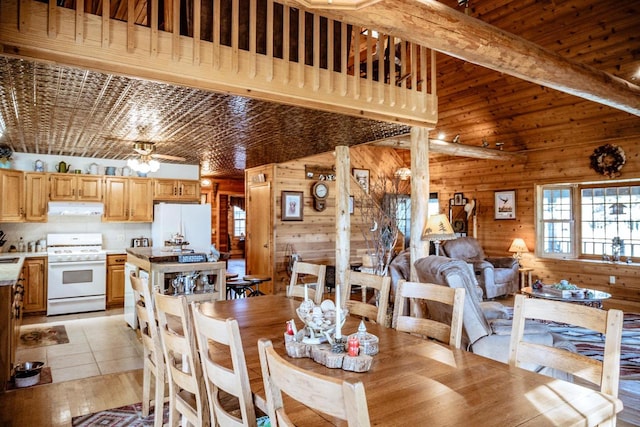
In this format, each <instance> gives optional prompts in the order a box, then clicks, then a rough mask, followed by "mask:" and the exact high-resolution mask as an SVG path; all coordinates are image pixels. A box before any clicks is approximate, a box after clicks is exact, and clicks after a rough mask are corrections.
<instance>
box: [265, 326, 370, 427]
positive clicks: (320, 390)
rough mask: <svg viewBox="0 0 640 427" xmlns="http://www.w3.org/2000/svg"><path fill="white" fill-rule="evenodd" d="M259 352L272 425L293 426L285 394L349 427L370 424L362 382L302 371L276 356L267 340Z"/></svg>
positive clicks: (362, 426)
mask: <svg viewBox="0 0 640 427" xmlns="http://www.w3.org/2000/svg"><path fill="white" fill-rule="evenodd" d="M258 351H259V354H260V366H261V368H262V379H263V381H264V388H265V393H266V396H267V409H268V414H269V418H270V419H271V425H272V426H294V424H293V422H292V421H291V419H290V418H289V416H288V415H287V411H286V410H285V407H284V404H283V399H282V393H285V394H286V395H287V396H288V397H290V398H292V399H294V400H296V401H297V402H299V403H301V404H303V405H304V406H307V407H309V408H311V409H313V410H314V411H319V412H322V413H324V414H327V415H329V416H332V417H336V418H340V419H342V420H345V421H347V424H348V425H349V427H365V426H369V425H370V421H369V408H368V406H367V398H366V394H365V390H364V385H363V384H362V382H360V381H357V382H352V381H349V380H345V381H341V380H338V379H336V378H332V377H327V376H323V375H319V374H317V373H314V372H311V371H306V370H304V369H302V368H299V367H297V366H296V365H293V364H291V363H289V362H288V361H286V360H285V359H284V358H282V357H281V356H280V355H279V354H278V353H276V351H275V350H274V348H273V344H272V343H271V341H270V340H268V339H265V338H261V339H260V340H259V341H258ZM292 406H293V405H292Z"/></svg>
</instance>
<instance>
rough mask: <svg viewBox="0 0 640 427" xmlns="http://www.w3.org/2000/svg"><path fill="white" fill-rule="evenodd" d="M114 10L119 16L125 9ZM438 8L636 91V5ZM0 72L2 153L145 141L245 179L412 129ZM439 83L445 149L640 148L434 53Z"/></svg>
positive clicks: (588, 109) (596, 107)
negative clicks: (260, 169) (263, 169)
mask: <svg viewBox="0 0 640 427" xmlns="http://www.w3.org/2000/svg"><path fill="white" fill-rule="evenodd" d="M111 3H112V7H113V8H115V10H116V12H115V13H116V14H121V15H123V16H126V4H127V2H125V1H122V2H117V1H112V2H111ZM142 3H144V1H138V2H137V4H138V5H139V6H140V7H143V6H142ZM441 3H443V4H445V5H446V6H449V7H451V8H453V9H456V10H458V11H461V12H463V11H466V12H467V13H468V14H469V15H470V16H472V17H474V18H476V19H479V20H481V21H483V22H485V23H488V24H491V25H494V26H496V27H497V28H499V29H501V30H504V31H507V32H509V33H512V34H515V35H518V36H520V37H522V38H524V39H526V40H528V41H531V42H533V43H536V44H538V45H540V46H541V47H543V48H546V49H548V50H550V51H553V52H556V53H558V54H560V55H562V56H563V57H566V58H569V59H572V60H574V61H577V62H579V63H582V64H585V65H588V66H591V67H594V68H596V69H598V70H601V71H605V72H607V73H610V74H612V75H615V76H617V77H620V78H622V79H624V80H627V81H629V82H631V83H632V84H634V85H637V84H638V83H639V82H640V30H639V29H640V1H638V0H633V1H613V0H568V1H561V0H555V1H553V0H549V1H535V0H514V1H508V0H469V1H468V2H460V1H458V0H441ZM458 3H463V4H462V5H460V6H459V5H458ZM465 3H466V7H465ZM407 4H408V6H407V7H409V2H408V3H407ZM363 13H364V12H363ZM0 73H1V75H0V132H3V134H2V136H1V137H0V143H3V144H8V145H10V146H11V147H12V148H13V149H14V151H18V152H29V153H46V154H57V155H75V156H85V157H101V158H113V159H124V158H127V157H128V156H129V155H130V154H131V152H132V150H131V144H127V143H124V142H123V141H132V140H135V139H144V140H152V141H156V142H157V151H158V153H160V154H167V155H174V156H182V157H185V158H186V159H187V162H188V163H191V164H198V163H201V164H203V163H208V164H209V167H210V169H211V170H212V171H213V172H212V173H211V174H212V175H214V176H221V177H222V176H224V177H242V171H243V170H244V169H245V168H247V167H254V166H259V165H261V164H266V163H273V162H284V161H287V160H291V159H295V158H299V157H303V156H308V155H311V154H315V153H321V152H326V151H330V150H332V149H333V148H334V147H335V146H336V145H339V144H345V145H350V146H353V145H358V144H362V143H365V142H367V141H373V140H379V139H383V138H388V137H391V136H395V135H400V134H403V133H406V132H407V131H408V127H407V126H405V125H402V124H397V123H386V122H380V121H374V120H367V119H362V118H356V117H350V116H345V115H340V114H334V113H330V112H320V111H314V110H310V109H306V108H302V107H293V106H288V105H280V104H275V103H270V102H264V101H258V100H253V99H248V98H242V97H238V96H230V95H226V94H219V93H213V92H207V91H203V90H197V89H192V88H185V87H177V86H172V85H167V84H163V83H159V82H151V81H144V80H139V79H136V78H134V77H124V76H116V75H107V74H103V73H96V72H93V71H89V70H81V69H75V68H71V67H66V66H61V65H57V64H50V63H44V62H34V61H31V60H20V59H15V58H11V57H8V56H4V57H3V56H0ZM437 73H438V76H437V87H438V96H439V121H438V125H437V128H436V130H435V131H436V132H443V133H445V134H446V136H445V139H446V140H449V141H451V140H452V139H453V137H454V136H455V135H460V137H459V142H461V143H463V144H468V145H472V146H482V145H485V146H488V147H490V148H495V147H501V149H503V150H506V151H518V152H526V151H527V150H538V149H544V148H549V147H555V146H563V145H567V144H576V143H579V144H585V143H592V142H594V141H603V140H611V141H615V140H616V139H619V138H629V137H637V138H639V139H640V118H638V117H637V116H634V115H631V114H629V113H625V112H621V111H618V110H616V109H614V108H611V107H607V106H603V105H600V104H597V103H594V102H591V101H586V100H584V99H582V98H577V97H575V96H571V95H567V94H564V93H561V92H558V91H556V90H553V89H549V88H545V87H542V86H540V85H538V84H532V83H528V82H525V81H523V80H520V79H518V78H515V77H512V76H509V75H506V74H502V73H499V72H496V71H493V70H489V69H487V68H483V67H481V66H478V65H474V64H471V63H469V62H465V61H462V60H460V59H456V58H453V57H451V56H448V55H446V54H441V53H439V54H438V55H437ZM559 134H562V135H563V136H562V137H560V138H559V137H558V135H559Z"/></svg>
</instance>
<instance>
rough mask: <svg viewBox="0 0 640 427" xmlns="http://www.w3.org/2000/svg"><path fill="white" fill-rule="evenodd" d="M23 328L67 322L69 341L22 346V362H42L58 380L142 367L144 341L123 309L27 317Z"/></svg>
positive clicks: (18, 354)
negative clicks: (128, 322) (41, 345)
mask: <svg viewBox="0 0 640 427" xmlns="http://www.w3.org/2000/svg"><path fill="white" fill-rule="evenodd" d="M22 324H23V328H24V327H28V326H36V325H44V324H46V325H64V326H65V329H66V331H67V335H68V337H69V343H68V344H56V345H50V346H44V347H36V348H24V347H20V346H18V350H17V353H16V358H17V360H18V362H25V361H42V362H45V366H49V367H51V377H52V380H53V382H54V383H58V382H63V381H69V380H75V379H79V378H87V377H93V376H97V375H104V374H110V373H114V372H122V371H129V370H133V369H141V368H142V343H141V342H140V340H139V338H138V335H137V333H136V332H135V331H134V330H133V329H131V328H130V327H129V326H128V325H127V323H126V322H125V320H124V317H123V314H122V309H115V310H107V311H102V312H97V313H83V314H73V315H63V316H52V317H25V318H24V319H23V322H22Z"/></svg>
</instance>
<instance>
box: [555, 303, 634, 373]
mask: <svg viewBox="0 0 640 427" xmlns="http://www.w3.org/2000/svg"><path fill="white" fill-rule="evenodd" d="M549 327H550V328H551V331H552V333H553V334H555V335H556V336H558V337H560V338H562V339H565V340H567V341H571V342H572V343H573V344H575V346H576V348H577V349H578V353H580V354H584V355H586V356H589V357H592V358H594V359H597V360H602V357H603V354H604V337H603V336H602V335H600V334H599V333H597V332H594V331H591V330H589V329H584V328H579V327H576V326H569V325H566V324H559V323H551V324H549ZM620 353H621V355H620V379H631V380H637V379H640V314H637V313H625V314H624V325H623V329H622V345H621V347H620Z"/></svg>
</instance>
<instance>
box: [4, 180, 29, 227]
mask: <svg viewBox="0 0 640 427" xmlns="http://www.w3.org/2000/svg"><path fill="white" fill-rule="evenodd" d="M23 179H24V173H23V172H22V171H17V170H13V169H0V200H2V203H0V222H23V221H24V216H25V215H24V184H23Z"/></svg>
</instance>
